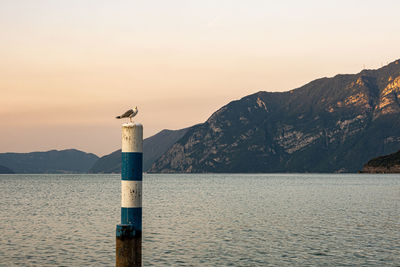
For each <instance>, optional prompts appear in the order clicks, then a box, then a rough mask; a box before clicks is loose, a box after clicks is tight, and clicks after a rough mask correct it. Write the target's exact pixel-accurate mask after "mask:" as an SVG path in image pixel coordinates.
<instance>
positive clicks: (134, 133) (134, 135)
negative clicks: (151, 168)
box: [122, 123, 143, 153]
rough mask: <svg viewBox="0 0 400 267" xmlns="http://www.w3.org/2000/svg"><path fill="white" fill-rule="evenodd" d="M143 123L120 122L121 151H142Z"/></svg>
mask: <svg viewBox="0 0 400 267" xmlns="http://www.w3.org/2000/svg"><path fill="white" fill-rule="evenodd" d="M142 140H143V125H142V124H140V123H124V124H122V152H140V153H143V141H142Z"/></svg>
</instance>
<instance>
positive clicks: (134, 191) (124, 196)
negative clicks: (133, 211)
mask: <svg viewBox="0 0 400 267" xmlns="http://www.w3.org/2000/svg"><path fill="white" fill-rule="evenodd" d="M141 207H142V181H126V180H122V181H121V208H141Z"/></svg>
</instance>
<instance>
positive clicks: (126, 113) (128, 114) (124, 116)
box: [120, 109, 133, 118]
mask: <svg viewBox="0 0 400 267" xmlns="http://www.w3.org/2000/svg"><path fill="white" fill-rule="evenodd" d="M132 113H133V110H132V109H130V110H128V111H127V112H125V113H124V114H122V115H121V116H120V117H121V118H127V117H129V116H130V115H131V114H132Z"/></svg>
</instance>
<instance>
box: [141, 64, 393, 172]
mask: <svg viewBox="0 0 400 267" xmlns="http://www.w3.org/2000/svg"><path fill="white" fill-rule="evenodd" d="M399 63H400V61H399V60H397V61H395V62H393V63H391V64H389V65H387V66H385V67H382V68H380V69H378V70H363V71H361V72H360V73H358V74H348V75H336V76H335V77H333V78H322V79H317V80H315V81H312V82H310V83H308V84H306V85H304V86H302V87H300V88H298V89H294V90H291V91H288V92H274V93H271V92H258V93H256V94H253V95H249V96H246V97H244V98H242V99H240V100H237V101H233V102H230V103H229V104H227V105H226V106H224V107H222V108H221V109H219V110H218V111H216V112H215V113H214V114H213V115H212V116H211V117H210V118H209V119H208V120H207V121H206V122H205V123H203V124H199V125H196V126H194V127H192V128H190V129H189V130H188V132H187V133H186V134H185V135H184V136H183V137H182V138H181V139H180V140H178V141H177V142H176V143H175V144H174V145H173V146H172V147H171V148H170V149H169V150H168V151H167V152H166V153H164V154H163V155H162V156H161V157H160V158H159V159H158V160H157V161H156V162H155V163H154V164H153V166H152V167H151V168H150V170H149V172H228V173H232V172H356V171H358V170H360V169H361V167H362V165H363V164H364V162H366V161H367V160H369V159H370V158H373V157H376V156H377V155H381V154H389V153H392V152H394V151H397V150H399V149H400V116H399V113H400V64H399Z"/></svg>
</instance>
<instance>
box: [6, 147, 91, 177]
mask: <svg viewBox="0 0 400 267" xmlns="http://www.w3.org/2000/svg"><path fill="white" fill-rule="evenodd" d="M98 158H99V157H97V156H96V155H94V154H91V153H85V152H83V151H79V150H76V149H67V150H59V151H58V150H51V151H46V152H31V153H1V154H0V165H3V166H6V167H7V168H9V169H11V170H13V171H14V172H15V173H85V172H87V171H88V170H89V168H90V167H91V166H92V165H93V164H94V162H95V161H96V160H97V159H98Z"/></svg>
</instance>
